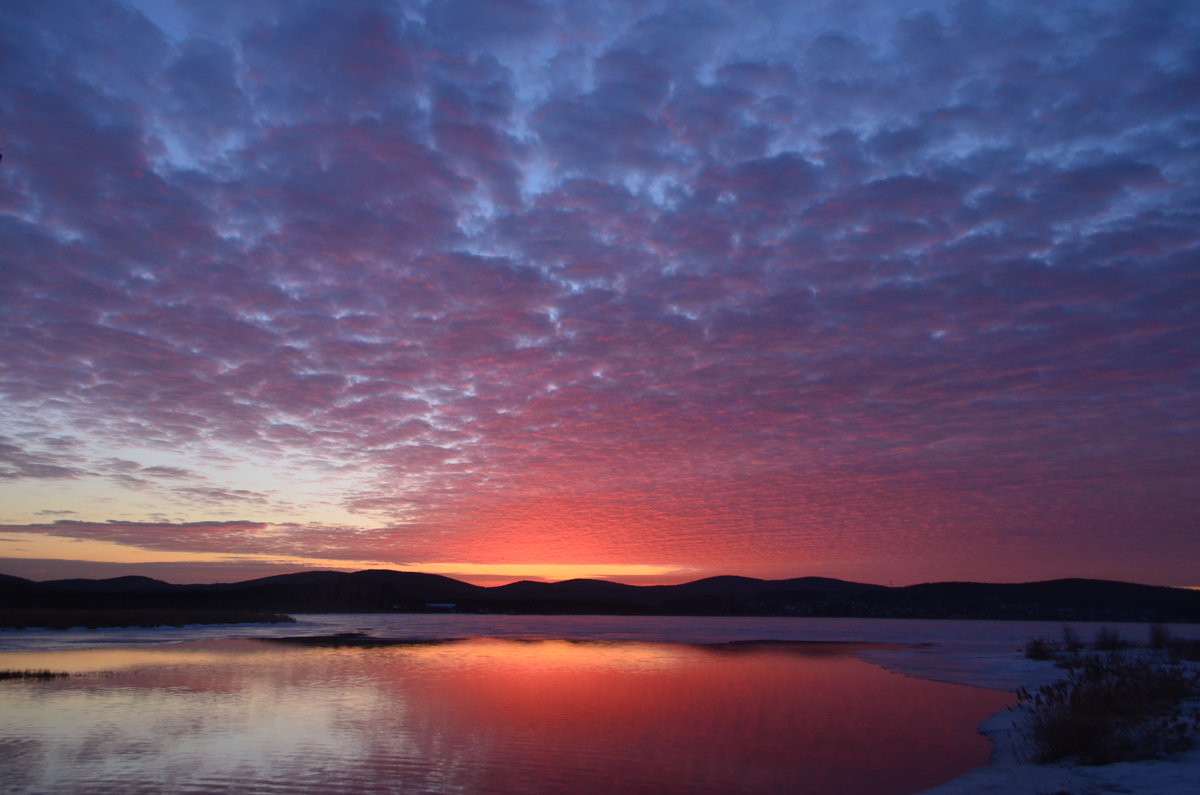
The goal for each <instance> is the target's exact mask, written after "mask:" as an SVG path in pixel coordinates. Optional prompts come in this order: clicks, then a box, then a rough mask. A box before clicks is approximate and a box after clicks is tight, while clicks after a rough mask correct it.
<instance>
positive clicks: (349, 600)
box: [0, 570, 1200, 622]
mask: <svg viewBox="0 0 1200 795" xmlns="http://www.w3.org/2000/svg"><path fill="white" fill-rule="evenodd" d="M148 608H154V609H170V610H247V611H273V612H291V613H305V612H309V613H323V612H328V613H333V612H338V613H340V612H391V611H405V612H430V611H446V610H456V611H460V612H503V613H522V614H588V613H591V614H611V615H721V616H736V615H745V616H830V617H847V616H861V617H889V618H974V619H1010V620H1043V621H1046V620H1049V621H1067V620H1074V621H1181V622H1190V621H1200V591H1192V590H1186V589H1180V588H1167V587H1162V586H1155V585H1139V584H1136V583H1125V582H1113V581H1108V580H1086V579H1064V580H1049V581H1045V582H1031V583H1000V584H997V583H975V582H939V583H927V584H922V585H910V586H905V587H887V586H882V585H872V584H868V583H857V582H847V581H844V580H835V579H828V578H824V577H799V578H795V579H788V580H759V579H755V578H752V577H734V576H721V577H709V578H706V579H702V580H696V581H694V582H687V583H683V584H680V585H626V584H623V583H617V582H609V581H605V580H588V579H575V580H565V581H563V582H532V581H528V580H524V581H521V582H514V583H509V584H508V585H500V586H494V587H484V586H479V585H472V584H470V583H465V582H461V581H459V580H455V579H452V578H450V577H443V576H441V575H437V574H426V573H422V572H409V571H389V570H368V571H358V572H353V573H343V572H334V571H313V572H300V573H296V574H282V575H276V576H272V577H264V578H261V579H255V580H247V581H245V582H235V583H217V584H210V585H173V584H171V583H166V582H162V581H160V580H154V579H151V578H148V577H116V578H112V579H104V580H87V579H72V580H51V581H47V582H35V581H33V580H26V579H23V578H21V577H12V576H8V575H0V609H8V610H70V609H89V610H133V609H148Z"/></svg>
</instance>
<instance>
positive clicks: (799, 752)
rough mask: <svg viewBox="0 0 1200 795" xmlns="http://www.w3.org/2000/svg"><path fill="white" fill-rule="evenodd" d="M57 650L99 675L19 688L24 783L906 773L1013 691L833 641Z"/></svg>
mask: <svg viewBox="0 0 1200 795" xmlns="http://www.w3.org/2000/svg"><path fill="white" fill-rule="evenodd" d="M38 657H39V663H38V665H37V667H50V668H54V669H60V670H80V671H82V670H87V671H92V672H97V671H100V673H92V674H89V675H85V676H77V677H72V678H68V679H61V680H54V681H49V682H11V683H6V684H5V686H4V687H3V688H0V766H2V767H3V768H4V769H5V770H6V771H7V773H6V775H7V778H8V783H9V785H10V786H12V787H14V788H15V789H17V790H18V791H20V790H29V791H38V790H48V789H57V790H63V789H66V790H71V789H79V788H80V787H86V788H87V789H88V790H90V791H122V792H127V791H137V790H138V789H139V788H140V789H147V790H163V789H172V790H179V789H203V788H206V787H214V788H231V787H232V788H236V789H239V790H242V791H268V790H272V789H278V788H281V787H282V788H285V789H287V790H288V791H313V792H317V791H331V790H340V791H401V790H402V791H421V790H425V791H436V792H453V791H469V792H487V791H497V792H499V791H505V792H511V791H532V792H550V791H564V790H574V791H576V792H596V791H626V792H628V791H635V792H636V791H659V792H671V791H689V792H703V791H708V792H737V791H753V792H783V791H786V792H801V793H802V792H814V793H817V792H822V793H824V792H835V791H836V792H843V793H854V792H862V793H866V792H870V793H887V792H896V793H902V792H913V791H916V790H918V789H920V788H922V787H925V786H930V785H932V784H935V783H937V782H938V781H940V780H945V779H948V778H951V777H953V776H954V775H956V774H957V773H959V772H962V771H965V770H966V769H968V768H970V767H972V766H976V765H982V764H984V763H985V762H986V759H987V754H988V750H989V744H988V742H987V741H986V740H985V739H984V738H982V737H980V736H978V735H976V734H975V732H974V727H975V725H976V724H977V723H978V722H979V721H980V720H981V719H982V718H983V717H984V716H986V715H987V714H989V713H991V712H993V711H995V710H997V709H1000V708H1002V707H1003V706H1005V705H1006V704H1008V703H1009V702H1010V701H1011V697H1010V696H1008V695H1006V694H1003V693H998V692H995V691H988V690H981V689H975V688H964V687H959V686H954V685H947V684H940V683H935V682H929V681H923V680H918V679H912V678H907V677H902V676H898V675H896V674H892V673H888V672H887V671H884V670H883V669H881V668H878V667H876V666H873V665H870V664H868V663H865V662H863V661H861V660H859V659H856V658H855V657H853V656H852V655H850V654H849V653H847V652H846V651H845V650H843V649H839V648H836V647H830V646H817V647H809V646H792V645H782V646H780V645H768V646H762V647H754V648H741V649H739V650H737V651H731V650H729V649H724V650H719V649H714V648H711V647H700V646H689V645H683V644H661V643H579V642H568V641H536V642H534V641H523V642H515V641H505V640H495V639H493V640H486V639H485V640H470V641H460V642H453V643H445V644H421V645H402V646H388V647H381V648H310V647H304V646H289V645H282V644H276V643H271V642H266V641H253V640H244V641H223V642H204V643H193V644H181V645H175V646H160V647H140V648H126V649H103V650H90V651H86V652H85V651H78V652H57V653H42V654H40V655H38ZM18 659H23V658H20V656H19V655H16V654H12V653H8V654H0V667H6V668H11V667H17V666H16V665H14V663H16V662H17V661H18ZM22 664H23V663H22ZM26 667H32V666H26Z"/></svg>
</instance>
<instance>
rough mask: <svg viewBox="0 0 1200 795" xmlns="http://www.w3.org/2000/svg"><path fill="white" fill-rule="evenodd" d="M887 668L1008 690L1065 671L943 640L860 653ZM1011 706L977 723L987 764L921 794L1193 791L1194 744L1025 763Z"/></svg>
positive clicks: (1199, 760) (1187, 794)
mask: <svg viewBox="0 0 1200 795" xmlns="http://www.w3.org/2000/svg"><path fill="white" fill-rule="evenodd" d="M860 656H862V657H864V658H865V659H868V660H870V661H871V662H874V663H876V664H878V665H882V666H883V667H885V668H888V669H889V670H892V671H896V672H898V673H903V674H906V675H908V676H915V677H919V678H922V679H933V680H936V681H941V682H952V683H954V684H961V685H971V686H975V687H987V688H992V689H996V690H1007V691H1009V692H1013V691H1015V690H1016V689H1017V688H1018V687H1025V688H1035V687H1038V686H1040V685H1043V684H1046V683H1048V682H1051V681H1054V680H1055V679H1059V678H1061V677H1062V676H1064V675H1065V672H1064V671H1063V670H1062V669H1059V668H1056V667H1055V666H1054V664H1053V663H1052V662H1048V661H1034V660H1028V659H1025V658H1024V657H1023V656H1022V655H1021V654H1020V653H1019V652H1017V651H1014V650H1013V649H1011V647H1010V648H1007V649H1002V648H998V647H994V648H989V649H983V648H979V647H977V646H964V645H955V644H946V645H938V646H923V647H916V648H907V649H884V650H872V651H867V652H862V653H861V654H860ZM1020 722H1021V716H1020V713H1019V712H1017V711H1016V710H1004V711H1001V712H998V713H996V714H994V715H991V716H990V717H988V718H987V719H986V720H984V721H983V722H982V723H981V724H980V726H979V731H980V733H982V734H984V735H985V736H987V737H988V738H989V739H990V740H991V741H992V742H993V743H995V748H994V749H993V751H992V758H991V763H990V764H989V765H988V766H987V767H984V768H979V769H977V770H973V771H971V772H970V773H967V774H966V775H964V776H960V777H959V778H956V779H954V780H952V781H948V782H946V783H945V784H942V785H940V786H937V787H934V788H932V789H929V790H925V791H924V792H922V793H921V795H1025V794H1026V793H1028V795H1108V794H1109V793H1112V794H1113V795H1116V793H1121V794H1122V795H1128V794H1129V793H1137V794H1138V795H1195V793H1198V792H1200V748H1193V749H1192V750H1191V751H1189V752H1187V753H1184V754H1179V755H1177V756H1174V757H1172V758H1170V759H1163V760H1145V761H1141V762H1122V763H1118V764H1112V765H1102V766H1094V767H1093V766H1081V765H1071V764H1067V763H1059V764H1052V765H1038V764H1033V763H1030V762H1027V761H1025V758H1026V753H1025V751H1026V749H1027V745H1028V740H1027V738H1026V736H1025V735H1024V733H1023V732H1022V730H1021V726H1020Z"/></svg>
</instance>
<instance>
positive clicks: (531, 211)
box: [0, 0, 1200, 584]
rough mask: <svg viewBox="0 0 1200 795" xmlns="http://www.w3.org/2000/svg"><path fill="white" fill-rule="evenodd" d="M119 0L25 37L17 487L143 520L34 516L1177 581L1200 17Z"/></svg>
mask: <svg viewBox="0 0 1200 795" xmlns="http://www.w3.org/2000/svg"><path fill="white" fill-rule="evenodd" d="M86 5H87V9H86V12H85V11H84V9H83V8H82V6H80V5H79V4H76V3H71V2H63V3H52V4H46V3H30V4H18V6H16V7H15V8H14V9H13V11H12V13H11V14H10V20H9V24H7V25H6V26H5V29H4V30H3V31H0V37H3V40H2V44H0V59H2V60H0V83H2V84H3V88H4V91H3V93H2V94H0V107H3V108H4V113H5V117H6V119H7V120H8V122H7V123H6V129H5V136H6V137H5V140H4V141H3V144H4V153H5V157H4V161H3V163H2V164H0V196H2V198H0V243H2V244H3V248H4V250H5V251H6V252H8V253H7V254H6V257H5V262H4V264H3V266H2V268H3V270H4V277H5V278H4V279H0V303H2V306H3V308H4V313H3V315H2V316H0V339H2V341H3V342H2V346H3V347H2V348H0V395H3V401H4V403H5V409H6V410H5V413H4V417H3V418H2V419H0V433H2V434H3V435H4V438H3V439H2V440H0V479H3V481H4V482H5V483H11V484H13V487H14V488H19V487H20V486H21V484H24V483H28V482H36V481H40V480H57V481H61V482H62V483H65V484H78V483H91V482H93V480H95V479H102V480H105V482H106V483H109V484H110V485H111V486H112V487H113V488H116V489H118V491H117V492H116V493H117V494H122V495H125V497H121V498H119V499H118V498H116V497H114V498H113V499H114V500H116V502H115V503H110V504H107V505H99V504H94V505H91V506H89V507H86V508H85V507H84V506H83V505H82V504H77V503H72V505H71V507H72V509H73V510H76V511H77V513H76V514H75V515H76V516H78V517H79V519H80V521H79V522H72V523H56V524H54V525H44V524H41V523H39V522H38V521H37V519H36V516H35V515H36V513H38V512H42V513H44V512H45V511H49V510H60V509H61V508H60V507H59V506H38V507H37V508H36V509H31V513H30V514H28V515H24V514H23V515H21V516H16V515H14V516H12V517H9V518H11V520H12V522H11V525H12V526H13V527H24V528H28V531H29V532H46V533H51V534H54V535H72V534H74V535H75V537H81V538H109V539H111V540H125V541H127V542H128V543H137V544H140V545H144V546H147V547H149V548H153V549H168V548H170V549H199V550H205V551H214V552H215V551H219V550H221V549H224V550H226V551H230V552H236V551H240V550H255V551H267V552H270V551H272V550H275V549H277V548H278V549H283V548H285V547H286V546H287V544H286V543H285V541H284V540H283V539H285V538H286V537H287V536H288V535H289V534H291V535H292V540H293V542H294V544H295V546H296V547H297V548H303V549H307V550H310V552H311V554H314V555H317V554H318V553H319V554H321V555H326V556H330V557H333V556H337V555H339V554H340V555H341V556H342V557H343V558H345V559H350V558H351V557H365V558H372V559H374V558H378V557H380V556H382V555H388V556H391V558H389V559H395V560H398V561H399V560H436V559H444V560H457V561H472V560H474V561H480V562H489V561H492V560H496V561H501V562H520V561H522V560H524V562H530V561H529V560H525V558H529V557H530V556H533V557H540V558H544V559H546V560H547V561H549V559H550V558H553V559H554V560H556V561H558V562H573V561H577V560H584V559H587V560H589V561H590V560H593V559H595V560H600V559H605V560H609V562H617V561H618V559H620V560H623V561H627V562H650V563H661V564H671V565H676V564H678V565H686V566H691V567H693V568H694V569H696V570H704V571H720V570H727V571H735V570H736V571H738V572H742V573H749V574H754V573H759V574H764V573H772V574H778V575H780V576H784V575H786V574H802V573H814V574H816V573H825V574H835V575H841V576H850V577H855V576H858V577H863V578H869V577H870V576H875V577H876V578H877V579H881V580H905V579H918V578H925V579H934V578H937V577H939V576H943V577H948V576H954V577H967V576H973V577H979V578H991V579H1022V578H1031V577H1034V576H1043V575H1044V576H1056V575H1067V574H1071V575H1075V574H1079V575H1085V574H1090V575H1096V576H1100V575H1104V576H1115V577H1122V578H1126V579H1144V580H1151V581H1157V582H1179V583H1182V584H1190V583H1183V579H1184V578H1186V577H1187V576H1190V574H1188V573H1187V572H1185V571H1184V570H1183V569H1182V568H1181V566H1180V564H1179V563H1178V561H1181V560H1189V559H1191V558H1194V557H1195V555H1196V554H1197V553H1200V549H1198V548H1197V547H1196V543H1197V541H1196V539H1195V538H1194V533H1190V532H1188V529H1189V528H1192V527H1194V526H1195V520H1196V518H1197V516H1196V512H1195V508H1194V503H1193V502H1192V501H1190V500H1189V499H1188V495H1190V494H1194V493H1195V492H1196V490H1197V488H1198V487H1200V484H1198V483H1197V482H1196V478H1197V472H1198V471H1200V468H1198V466H1197V465H1198V464H1200V459H1198V458H1197V456H1196V454H1195V453H1194V452H1193V451H1194V450H1197V449H1200V443H1198V442H1200V439H1198V438H1197V437H1198V436H1200V422H1198V418H1197V413H1196V410H1195V408H1194V405H1193V403H1194V401H1193V400H1192V396H1193V395H1194V394H1195V393H1196V391H1197V387H1198V386H1200V384H1197V379H1196V369H1195V366H1194V362H1195V361H1196V356H1197V354H1198V353H1200V351H1198V350H1197V340H1198V339H1200V335H1197V333H1196V330H1197V329H1196V307H1197V296H1198V295H1200V292H1198V289H1197V288H1198V282H1197V269H1196V267H1195V262H1196V261H1197V247H1198V246H1200V235H1198V233H1197V232H1196V231H1195V230H1196V229H1198V228H1200V224H1198V223H1197V220H1198V215H1200V211H1198V208H1200V191H1198V189H1197V188H1196V185H1198V184H1200V180H1198V179H1197V177H1198V176H1200V175H1198V174H1197V166H1196V160H1195V158H1194V151H1195V146H1196V135H1195V127H1196V125H1195V112H1194V110H1193V108H1192V105H1191V104H1189V103H1188V102H1187V101H1186V100H1185V99H1184V98H1185V97H1189V96H1192V95H1194V94H1195V93H1196V91H1195V88H1196V86H1197V85H1198V82H1197V81H1198V78H1200V60H1198V59H1197V57H1196V51H1195V47H1194V46H1193V45H1192V43H1191V42H1193V41H1194V40H1196V38H1197V34H1198V33H1200V30H1198V28H1200V16H1197V14H1196V13H1195V12H1194V10H1192V9H1189V8H1188V7H1186V5H1181V4H1173V3H1151V4H1145V3H1132V2H1116V1H1115V0H1114V1H1113V2H1103V3H1086V4H1085V3H1078V4H1074V3H1072V4H1068V5H1065V6H1062V7H1056V8H1053V9H1046V8H1043V7H1042V6H1035V5H1034V4H1030V3H1017V4H1012V3H1008V4H989V3H967V2H961V3H960V2H932V1H931V2H926V3H920V4H918V5H917V6H912V7H909V6H905V7H899V6H894V5H890V4H885V3H876V2H862V3H855V4H848V5H846V7H845V8H839V9H827V10H823V11H811V12H805V14H798V12H795V11H793V10H792V9H790V8H789V7H786V5H784V6H781V5H780V4H753V5H751V6H747V7H746V8H745V9H739V12H738V14H737V15H736V16H733V15H731V13H730V12H729V11H728V9H725V8H724V7H723V6H720V5H719V4H706V3H687V4H680V5H670V6H666V7H662V8H652V7H648V6H644V5H641V4H624V3H620V2H612V3H601V4H589V5H588V6H587V7H583V6H579V5H578V4H571V3H545V4H542V3H532V2H530V3H527V2H510V3H504V4H486V5H487V8H481V7H478V6H477V5H473V4H458V3H435V4H432V5H430V6H429V7H428V8H424V9H417V10H411V9H410V10H409V11H407V12H405V13H399V12H397V11H396V10H395V9H394V7H393V6H391V5H388V4H383V3H380V4H375V3H365V4H357V5H356V6H355V7H354V8H352V9H336V10H335V9H333V8H332V7H329V6H326V5H323V4H316V3H314V4H307V3H295V4H294V3H286V4H274V3H268V4H256V5H255V6H254V7H241V6H237V5H223V4H203V5H201V6H197V7H195V8H188V9H183V11H182V12H181V13H183V14H184V15H185V16H186V17H187V19H186V20H184V22H186V24H183V23H181V24H180V25H178V26H175V25H172V26H171V27H172V30H171V31H169V32H168V31H163V30H160V29H159V28H158V27H157V26H156V25H155V24H154V23H153V22H152V21H150V20H148V19H146V18H145V17H144V16H142V14H141V13H140V12H139V11H138V10H136V9H135V8H133V7H131V6H128V5H126V4H124V3H121V2H116V0H104V1H103V2H96V3H87V4H86ZM101 20H103V22H101ZM65 438H69V439H70V440H72V441H71V442H70V444H58V445H56V443H55V442H54V440H55V439H65ZM166 454H169V455H171V456H174V457H173V458H170V459H167V460H169V461H170V462H171V463H162V461H163V460H164V459H162V458H161V457H160V456H162V455H166ZM151 462H155V463H151ZM256 469H257V470H259V471H260V474H261V482H260V481H259V480H257V479H256V480H255V482H254V483H249V482H241V481H242V480H244V479H245V478H246V477H247V476H246V475H245V474H244V473H245V472H247V471H252V470H256ZM239 473H243V474H239ZM301 483H303V484H304V485H303V487H301V486H300V485H299V484H301ZM299 490H307V491H305V493H304V494H299V493H296V492H298V491H299ZM134 492H136V493H137V495H138V500H140V501H139V502H138V503H137V505H138V507H137V508H136V509H135V508H133V507H126V506H128V505H132V503H126V502H124V500H125V498H126V497H129V495H131V494H133V493H134ZM306 500H307V502H306ZM151 503H153V505H151ZM182 505H186V506H190V507H189V508H188V509H189V510H192V509H195V510H199V511H209V510H211V511H224V512H223V513H214V514H212V515H213V516H217V517H222V518H221V520H220V521H225V520H226V519H227V518H228V517H229V516H231V515H237V516H240V517H244V518H245V519H244V521H245V523H246V524H245V525H244V526H242V525H238V526H237V527H236V528H233V529H230V528H229V527H226V526H225V525H221V524H219V523H216V522H215V521H214V522H209V523H208V524H205V523H203V522H201V523H200V524H199V525H197V527H204V528H209V529H206V530H204V531H203V532H201V531H199V530H197V531H195V532H192V531H190V530H185V531H179V532H176V531H175V530H170V531H168V530H167V529H162V528H160V525H161V526H162V527H163V528H165V527H166V525H164V524H163V522H161V521H159V520H158V519H155V516H156V515H162V516H179V515H180V514H179V513H178V512H177V511H175V508H178V507H179V506H182ZM118 506H120V507H118ZM147 506H149V507H147ZM329 506H335V507H336V508H337V509H338V510H340V511H342V512H343V513H344V515H343V516H342V517H341V518H340V519H339V520H338V521H346V522H349V521H350V520H349V519H348V518H347V517H351V516H354V517H359V518H360V519H361V523H360V524H359V525H358V526H355V527H350V525H349V524H347V525H346V526H343V525H341V524H337V522H333V521H330V522H326V523H325V524H320V526H321V527H326V528H334V529H329V530H323V531H320V532H317V531H312V530H288V531H285V530H278V531H277V530H275V529H270V530H268V528H281V527H284V526H285V525H286V524H287V522H285V521H284V520H282V519H280V518H279V517H280V516H281V515H282V513H283V512H286V513H287V515H288V517H289V518H288V521H292V520H294V519H296V518H297V516H298V515H299V514H301V513H303V511H304V510H305V509H306V507H308V508H311V509H312V510H314V511H316V510H327V509H329ZM107 511H112V513H111V514H110V513H106V512H107ZM228 511H235V512H237V513H236V514H230V513H227V512H228ZM138 512H142V513H138ZM135 515H141V516H143V518H144V519H145V520H146V521H145V522H141V523H139V522H133V523H130V522H126V523H124V524H111V523H109V522H107V521H106V520H107V519H109V518H110V517H111V516H135ZM189 517H191V518H195V517H194V516H192V515H190V514H189ZM314 521H315V520H314ZM321 521H322V522H324V521H325V520H321ZM143 524H144V525H146V526H145V527H142V525H143ZM168 524H169V523H168ZM304 526H305V527H308V525H304ZM314 526H315V525H314ZM147 528H149V529H147ZM155 528H159V529H155ZM160 529H161V532H160ZM1135 537H1136V538H1137V539H1139V540H1138V541H1137V542H1136V543H1133V542H1131V541H1130V539H1132V538H1135ZM264 539H266V540H264ZM339 548H340V549H341V550H342V552H341V553H339V552H337V550H338V549H339ZM1084 548H1086V549H1087V550H1093V551H1082V550H1084ZM372 550H374V551H372ZM342 553H344V554H342ZM1048 561H1051V562H1052V561H1058V563H1051V562H1048ZM777 569H778V570H777ZM784 569H786V571H784ZM871 572H877V574H875V575H871V574H870V573H871ZM939 572H940V573H941V574H939Z"/></svg>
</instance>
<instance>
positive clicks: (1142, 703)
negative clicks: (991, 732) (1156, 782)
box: [1017, 656, 1200, 765]
mask: <svg viewBox="0 0 1200 795" xmlns="http://www.w3.org/2000/svg"><path fill="white" fill-rule="evenodd" d="M1198 695H1200V676H1198V675H1197V673H1196V672H1194V671H1190V670H1188V669H1187V668H1183V667H1180V666H1168V665H1161V664H1155V663H1152V662H1148V661H1146V660H1127V659H1121V658H1119V657H1115V656H1106V657H1090V658H1087V659H1086V660H1083V661H1082V662H1081V663H1080V664H1079V665H1078V666H1077V667H1075V668H1074V669H1072V670H1071V672H1070V673H1069V674H1068V675H1067V676H1066V677H1065V678H1064V679H1060V680H1059V681H1057V682H1054V683H1052V684H1049V685H1044V686H1042V687H1039V688H1037V689H1036V690H1032V691H1030V690H1026V689H1024V688H1022V689H1020V690H1018V691H1017V699H1018V703H1019V706H1020V708H1022V709H1023V710H1024V711H1025V713H1026V724H1027V728H1028V730H1029V736H1030V740H1031V743H1032V749H1031V750H1032V756H1033V758H1034V761H1037V762H1041V763H1047V762H1056V761H1059V760H1063V759H1070V760H1074V761H1077V762H1079V763H1082V764H1085V765H1106V764H1111V763H1113V762H1122V761H1131V760H1135V759H1148V758H1155V757H1161V756H1164V755H1167V754H1171V753H1177V752H1180V751H1185V750H1187V749H1188V748H1190V747H1191V746H1192V744H1193V743H1194V740H1195V736H1196V734H1197V733H1198V732H1200V715H1198V714H1197V711H1196V709H1195V708H1194V707H1193V708H1190V709H1185V708H1184V707H1183V706H1182V705H1181V703H1180V702H1181V701H1183V700H1184V699H1187V698H1192V697H1195V696H1198Z"/></svg>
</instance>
